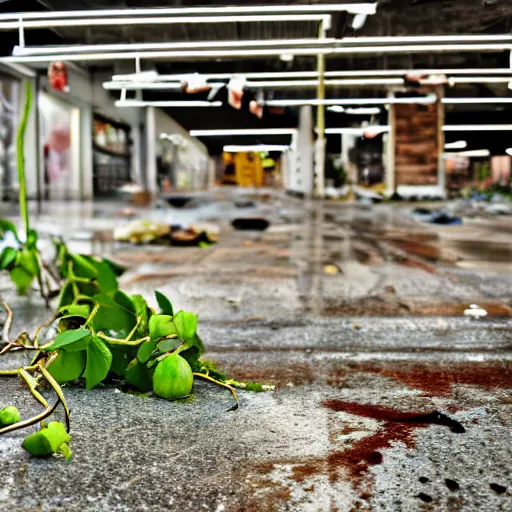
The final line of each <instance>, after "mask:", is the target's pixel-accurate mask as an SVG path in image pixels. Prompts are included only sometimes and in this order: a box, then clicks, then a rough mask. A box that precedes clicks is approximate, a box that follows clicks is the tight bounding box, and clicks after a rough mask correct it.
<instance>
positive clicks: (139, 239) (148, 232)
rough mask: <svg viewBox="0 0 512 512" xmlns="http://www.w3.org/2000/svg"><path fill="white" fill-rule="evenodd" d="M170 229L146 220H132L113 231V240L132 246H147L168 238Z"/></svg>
mask: <svg viewBox="0 0 512 512" xmlns="http://www.w3.org/2000/svg"><path fill="white" fill-rule="evenodd" d="M170 231H171V228H170V226H169V225H168V224H162V223H159V222H149V221H147V220H140V219H139V220H134V221H131V222H129V223H128V224H126V225H125V226H123V227H120V228H116V229H115V230H114V239H115V240H117V241H119V242H130V243H132V244H148V243H150V242H154V241H155V240H158V239H159V238H162V237H165V236H168V235H169V233H170Z"/></svg>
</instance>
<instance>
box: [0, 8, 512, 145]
mask: <svg viewBox="0 0 512 512" xmlns="http://www.w3.org/2000/svg"><path fill="white" fill-rule="evenodd" d="M359 1H361V0H359ZM343 2H344V3H351V2H350V0H343ZM265 3H266V4H269V3H273V2H269V1H267V2H262V1H261V0H260V1H254V0H249V1H247V0H246V1H244V2H240V0H238V1H231V0H221V1H219V0H210V1H207V0H173V1H166V2H164V1H160V2H159V1H158V0H156V1H155V0H153V1H150V0H112V1H110V2H108V5H106V2H105V1H103V0H40V1H37V0H6V1H3V2H1V1H0V12H1V11H3V12H11V11H18V12H21V11H34V10H71V9H100V8H106V7H108V8H133V7H180V6H181V7H186V6H197V5H203V6H216V7H219V6H227V5H242V4H243V5H259V4H261V5H263V4H265ZM276 3H277V2H276ZM279 3H286V4H311V3H315V4H321V3H333V0H325V1H322V0H320V1H314V0H313V1H307V0H295V1H288V2H279ZM352 3H357V0H355V2H352ZM352 20H353V15H351V14H347V13H339V14H336V15H335V16H334V17H333V23H332V29H331V31H330V32H329V33H328V34H327V36H328V37H336V38H342V37H345V36H406V35H409V36H412V35H446V34H504V33H509V32H510V31H511V29H512V0H380V1H379V3H378V9H377V14H375V15H373V16H369V17H368V18H367V20H366V23H365V24H364V26H363V27H362V28H361V29H360V30H358V31H357V32H354V30H353V29H352V27H351V23H352ZM317 32H318V24H317V23H314V22H275V23H263V22H262V23H230V24H222V25H221V24H212V25H189V24H182V25H167V26H161V25H160V26H151V27H150V28H149V27H147V28H146V27H140V26H138V27H129V26H121V27H95V28H94V29H91V28H90V27H88V28H83V29H82V28H73V29H58V30H56V31H49V30H37V31H34V30H33V31H27V33H26V34H27V35H26V37H27V41H26V44H27V45H42V44H63V43H67V44H75V43H76V44H79V43H86V44H99V43H114V42H125V43H130V42H133V43H137V42H149V41H155V42H162V41H218V40H235V41H236V40H262V39H290V38H306V37H317ZM4 36H5V37H4ZM0 39H1V41H0V53H1V54H3V55H9V54H10V53H11V51H12V47H13V46H14V45H15V44H17V34H15V33H3V34H2V38H0ZM82 66H83V67H89V69H90V71H92V72H95V71H105V67H107V70H108V72H110V71H112V73H114V72H115V73H126V72H133V71H134V69H133V65H132V64H131V63H130V64H128V63H127V62H124V63H122V64H119V63H103V64H102V65H101V67H98V65H97V64H96V65H94V66H91V65H90V63H89V64H88V65H86V63H83V64H82ZM143 66H144V67H145V69H150V68H152V69H156V70H157V71H159V72H160V73H181V72H205V73H212V72H213V73H222V72H230V73H231V72H235V73H244V72H257V71H266V72H267V71H287V70H293V71H299V70H308V71H311V70H315V69H316V58H315V57H295V59H294V61H293V62H289V63H287V62H282V61H281V60H280V59H279V58H278V57H271V58H266V59H244V60H222V61H213V60H210V61H193V62H182V61H181V62H165V61H163V60H159V61H155V62H144V64H143ZM508 66H509V55H508V53H505V52H499V53H477V52H475V53H468V52H463V53H429V54H399V55H369V56H368V55H365V56H363V57H361V56H354V55H347V56H336V57H329V58H327V63H326V67H327V69H328V70H344V69H355V70H364V69H370V70H375V69H402V68H406V69H414V68H416V69H419V68H457V67H460V68H472V67H474V68H481V67H508ZM265 93H266V95H267V97H268V95H270V96H272V95H274V97H279V98H287V97H290V98H291V97H297V98H311V97H314V95H315V90H314V89H307V88H306V89H305V88H302V89H301V88H298V89H286V90H279V91H275V92H272V91H265ZM114 94H116V95H117V94H119V93H114ZM219 94H220V97H219V98H218V99H223V98H222V95H225V94H226V93H225V91H224V92H223V91H221V92H220V93H219ZM384 94H385V91H384V90H379V89H377V88H375V87H373V88H364V89H362V88H345V87H344V88H334V87H333V88H328V89H327V93H326V95H327V97H358V96H359V97H361V96H364V97H372V96H383V95H384ZM446 94H447V95H448V96H472V97H474V96H505V95H509V91H508V89H507V84H497V85H496V84H492V85H471V86H456V87H454V88H448V89H447V92H446ZM251 97H252V96H251V94H246V95H245V101H246V102H248V101H249V100H250V99H251ZM144 98H145V99H154V100H161V99H185V98H186V97H185V96H181V95H180V94H179V93H173V92H169V91H165V92H164V91H161V92H148V91H146V92H145V93H144ZM193 99H203V97H201V96H200V95H199V96H197V95H195V96H194V98H193ZM216 99H217V98H216ZM170 113H171V115H172V116H173V117H174V118H176V119H177V121H178V122H180V123H181V124H183V125H184V126H185V127H186V128H188V129H192V128H203V129H205V128H206V129H207V128H225V127H233V128H235V127H236V128H241V127H243V128H259V127H286V126H295V125H296V123H297V113H296V111H295V110H293V109H285V110H284V111H283V112H281V113H280V114H275V113H274V114H272V113H271V112H270V111H269V110H268V109H266V110H265V115H264V118H263V119H262V120H260V119H257V118H256V117H255V116H253V115H252V114H250V113H249V112H248V111H247V109H246V108H243V109H242V111H236V110H234V109H232V108H231V107H229V106H223V107H221V108H211V109H210V108H209V109H199V108H197V109H190V108H187V109H172V110H171V111H170ZM511 113H512V110H510V109H509V108H505V109H503V108H502V107H501V108H499V107H498V108H496V107H494V106H492V105H486V106H485V107H481V106H478V105H476V106H469V107H468V106H466V107H462V106H461V107H459V106H457V107H450V108H447V119H449V120H450V123H453V124H463V123H465V122H467V121H466V120H467V119H469V120H470V121H469V122H470V123H480V122H482V123H484V122H492V121H490V120H491V119H494V118H499V119H500V120H501V121H496V122H505V123H506V122H509V120H510V114H511ZM385 117H386V112H385V110H383V113H382V115H381V118H380V119H376V120H375V121H376V122H379V121H380V122H384V123H385V122H386V119H385ZM362 119H369V118H364V117H360V116H357V117H356V116H346V115H343V114H335V113H332V112H327V126H347V125H351V124H354V123H358V122H360V121H361V120H362ZM451 135H452V134H450V135H449V136H448V134H447V138H450V137H451ZM335 138H336V140H338V139H339V136H336V137H335ZM205 142H206V143H207V144H208V145H209V147H210V149H211V150H213V151H215V152H217V151H218V148H219V147H221V145H222V141H221V140H217V141H215V140H214V139H208V140H206V139H205ZM237 142H238V139H237ZM240 142H241V141H240ZM255 142H257V141H255V140H254V139H251V143H255ZM261 142H267V141H266V140H265V138H264V137H263V138H262V139H261ZM272 142H275V143H279V141H276V139H275V138H273V139H272ZM284 142H286V138H285V140H284ZM507 147H508V146H507Z"/></svg>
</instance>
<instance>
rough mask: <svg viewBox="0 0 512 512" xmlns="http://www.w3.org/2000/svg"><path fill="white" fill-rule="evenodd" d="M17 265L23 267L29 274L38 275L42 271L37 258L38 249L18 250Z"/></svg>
mask: <svg viewBox="0 0 512 512" xmlns="http://www.w3.org/2000/svg"><path fill="white" fill-rule="evenodd" d="M16 265H19V266H21V267H23V268H24V269H25V270H26V271H27V272H28V273H29V274H31V275H33V276H38V275H39V274H40V273H41V269H40V268H39V261H38V258H37V249H35V248H34V249H22V250H21V251H19V252H18V257H17V259H16Z"/></svg>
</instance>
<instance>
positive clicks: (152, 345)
mask: <svg viewBox="0 0 512 512" xmlns="http://www.w3.org/2000/svg"><path fill="white" fill-rule="evenodd" d="M156 344H157V342H156V340H151V341H145V342H144V343H142V344H141V346H140V347H139V350H138V351H137V359H138V360H139V361H140V362H141V363H145V362H147V360H148V359H149V357H150V356H151V354H152V353H153V352H154V350H155V349H156Z"/></svg>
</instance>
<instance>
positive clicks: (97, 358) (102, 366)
mask: <svg viewBox="0 0 512 512" xmlns="http://www.w3.org/2000/svg"><path fill="white" fill-rule="evenodd" d="M111 365H112V353H111V352H110V350H109V349H108V347H107V346H106V345H105V343H103V341H102V340H100V339H99V338H97V337H96V336H93V337H92V338H91V341H90V343H89V346H88V347H87V364H86V366H85V372H84V377H85V387H86V389H91V388H93V387H94V386H96V385H98V384H99V383H100V382H101V381H103V380H104V379H105V377H106V376H107V375H108V372H109V370H110V366H111Z"/></svg>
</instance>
